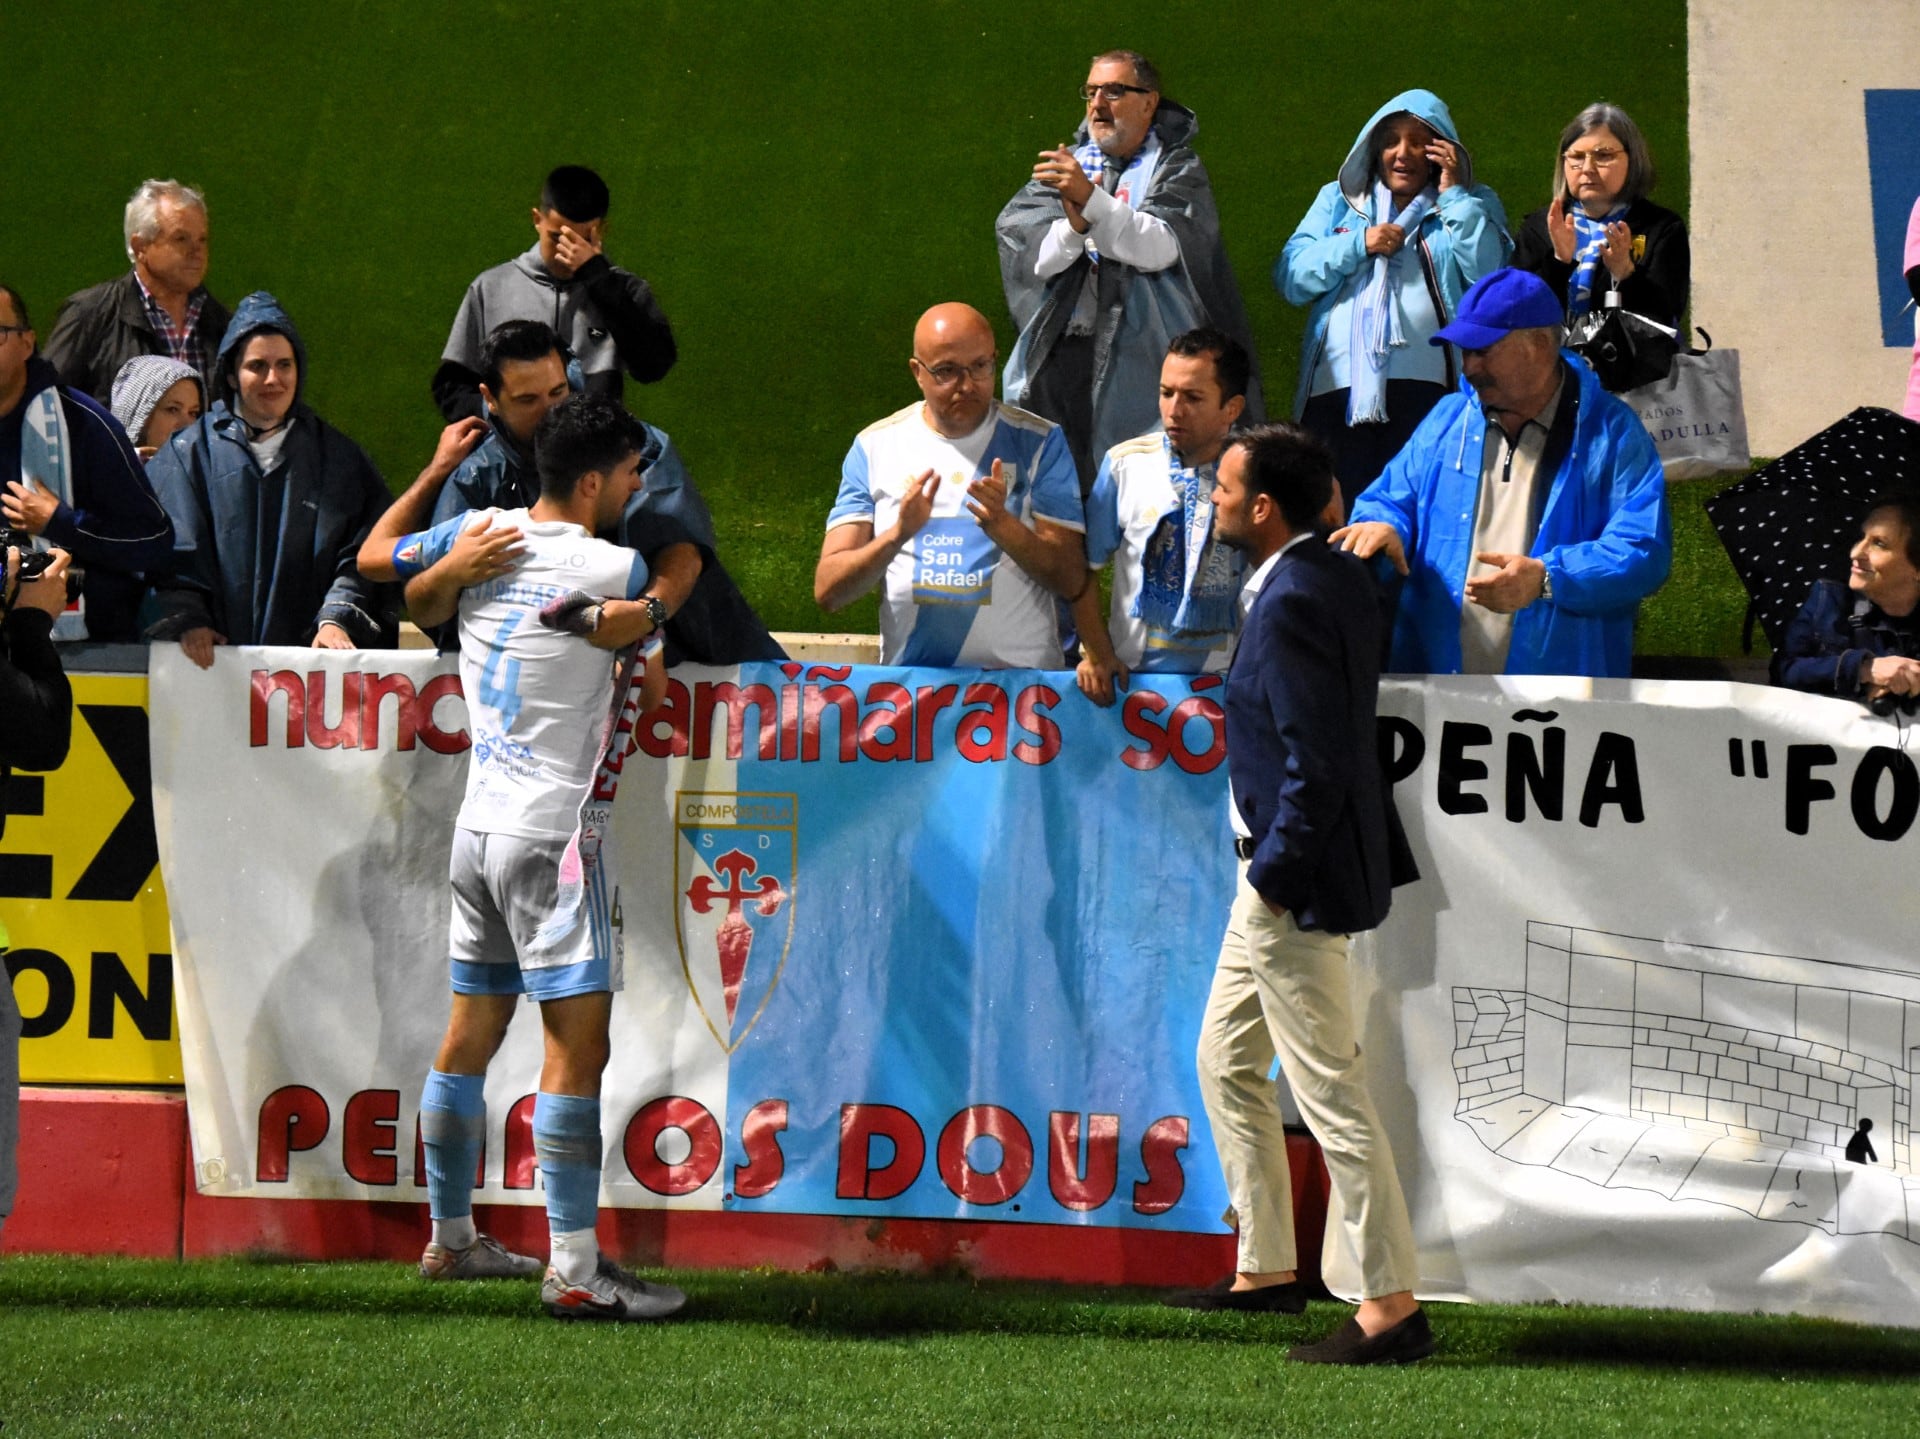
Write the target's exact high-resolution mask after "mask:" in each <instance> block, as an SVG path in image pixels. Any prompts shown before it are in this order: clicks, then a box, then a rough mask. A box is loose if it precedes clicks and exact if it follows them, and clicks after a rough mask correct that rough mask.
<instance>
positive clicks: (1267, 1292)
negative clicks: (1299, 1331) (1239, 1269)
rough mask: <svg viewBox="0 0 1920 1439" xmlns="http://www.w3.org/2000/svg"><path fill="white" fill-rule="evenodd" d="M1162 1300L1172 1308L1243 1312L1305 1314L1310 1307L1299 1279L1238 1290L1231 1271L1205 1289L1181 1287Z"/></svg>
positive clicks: (1305, 1291)
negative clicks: (1234, 1284) (1234, 1285)
mask: <svg viewBox="0 0 1920 1439" xmlns="http://www.w3.org/2000/svg"><path fill="white" fill-rule="evenodd" d="M1162 1303H1164V1304H1166V1305H1167V1306H1168V1307H1169V1308H1172V1309H1207V1310H1216V1309H1235V1310H1239V1311H1240V1312H1241V1313H1243V1314H1303V1313H1305V1312H1306V1308H1307V1290H1306V1286H1305V1285H1303V1284H1301V1282H1300V1281H1299V1280H1298V1279H1289V1280H1288V1281H1287V1282H1286V1283H1284V1284H1267V1285H1263V1286H1262V1287H1261V1288H1258V1289H1235V1288H1234V1287H1233V1275H1231V1274H1229V1275H1228V1276H1227V1277H1226V1278H1224V1279H1220V1280H1216V1281H1215V1282H1214V1283H1212V1284H1209V1285H1208V1286H1207V1287H1206V1288H1205V1289H1181V1290H1177V1291H1176V1292H1174V1293H1172V1294H1169V1295H1168V1296H1167V1297H1166V1298H1165V1299H1164V1300H1163V1301H1162Z"/></svg>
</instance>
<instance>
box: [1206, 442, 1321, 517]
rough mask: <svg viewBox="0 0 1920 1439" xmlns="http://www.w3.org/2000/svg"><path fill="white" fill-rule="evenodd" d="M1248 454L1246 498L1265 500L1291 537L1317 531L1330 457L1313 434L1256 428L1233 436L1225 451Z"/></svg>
mask: <svg viewBox="0 0 1920 1439" xmlns="http://www.w3.org/2000/svg"><path fill="white" fill-rule="evenodd" d="M1235 445H1238V446H1239V447H1240V448H1241V449H1243V450H1245V451H1246V452H1247V465H1246V470H1245V472H1244V474H1245V479H1246V486H1247V492H1248V494H1249V495H1254V494H1260V495H1266V496H1267V497H1268V498H1270V499H1271V500H1272V501H1273V502H1274V504H1276V505H1278V506H1279V507H1280V517H1281V518H1282V519H1284V520H1285V521H1286V522H1287V528H1288V529H1290V530H1292V531H1293V532H1294V533H1295V534H1301V533H1304V532H1305V531H1308V530H1313V529H1317V528H1318V527H1319V525H1320V515H1321V512H1322V511H1324V510H1325V509H1326V507H1327V502H1328V501H1329V500H1331V499H1332V498H1333V452H1332V451H1331V450H1329V449H1328V448H1327V445H1326V441H1324V440H1322V439H1321V438H1320V437H1319V436H1318V435H1315V434H1311V433H1309V432H1308V431H1306V430H1303V429H1301V428H1300V427H1299V426H1298V425H1284V424H1282V425H1255V426H1254V427H1253V428H1252V429H1250V430H1246V431H1243V432H1242V433H1240V434H1238V435H1235V436H1234V437H1233V439H1232V440H1231V441H1229V442H1228V448H1229V449H1231V448H1233V446H1235Z"/></svg>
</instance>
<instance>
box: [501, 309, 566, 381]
mask: <svg viewBox="0 0 1920 1439" xmlns="http://www.w3.org/2000/svg"><path fill="white" fill-rule="evenodd" d="M556 353H557V354H559V356H560V360H561V363H562V364H565V363H566V350H565V349H564V347H562V345H561V344H560V337H559V336H558V335H556V334H554V333H553V326H551V325H549V324H547V323H546V321H544V320H507V321H505V322H504V323H502V324H498V325H495V326H494V327H493V328H492V329H491V330H489V331H488V332H487V339H486V343H485V344H483V345H481V347H480V380H481V383H482V384H484V385H485V386H486V387H487V388H488V389H489V390H491V391H493V393H494V395H495V396H496V397H497V396H498V395H499V394H500V367H501V365H503V364H509V363H510V364H516V365H526V364H531V363H532V362H533V361H535V360H544V359H546V357H547V356H548V355H551V354H556Z"/></svg>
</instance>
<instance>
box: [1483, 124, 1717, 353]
mask: <svg viewBox="0 0 1920 1439" xmlns="http://www.w3.org/2000/svg"><path fill="white" fill-rule="evenodd" d="M1558 156H1559V158H1558V161H1557V163H1556V165H1555V168H1554V173H1553V202H1552V203H1551V204H1549V205H1546V206H1544V207H1542V208H1541V209H1538V210H1535V211H1534V212H1533V213H1532V214H1531V215H1529V216H1527V218H1526V220H1525V221H1524V222H1523V223H1522V224H1521V226H1520V237H1519V244H1518V246H1517V247H1516V249H1515V251H1514V256H1513V263H1514V265H1515V266H1516V267H1518V268H1519V269H1522V270H1531V271H1533V273H1534V274H1536V275H1538V276H1539V277H1540V278H1541V279H1543V280H1545V281H1546V282H1547V284H1548V285H1549V286H1551V287H1552V289H1553V291H1554V293H1556V294H1558V295H1561V296H1563V297H1564V298H1565V300H1566V306H1567V319H1568V320H1569V321H1573V320H1577V319H1579V318H1580V317H1581V316H1583V315H1586V314H1589V313H1591V312H1593V311H1595V310H1599V309H1601V308H1603V307H1604V306H1605V304H1606V299H1605V297H1606V295H1607V293H1608V292H1609V291H1614V290H1617V291H1618V292H1619V294H1620V305H1621V308H1623V309H1626V310H1630V311H1632V312H1633V313H1634V314H1636V315H1644V316H1646V317H1647V318H1648V319H1649V320H1654V321H1657V322H1658V323H1660V324H1662V325H1671V326H1673V327H1675V328H1676V329H1677V328H1679V325H1680V318H1681V316H1682V315H1683V314H1685V313H1686V308H1687V290H1688V287H1689V284H1690V281H1691V274H1692V268H1693V261H1692V256H1691V253H1690V251H1689V250H1688V247H1687V223H1686V221H1684V220H1682V219H1681V218H1680V217H1679V216H1678V215H1676V214H1674V213H1673V211H1671V210H1668V209H1664V208H1663V207H1661V206H1659V205H1656V204H1654V203H1653V201H1651V200H1649V199H1648V198H1647V192H1648V191H1650V190H1651V189H1653V157H1652V156H1651V155H1649V154H1648V153H1647V142H1646V140H1645V139H1644V138H1642V136H1641V134H1640V127H1639V126H1638V125H1636V124H1634V123H1633V119H1632V117H1631V116H1629V115H1628V114H1627V112H1626V111H1625V110H1622V109H1621V108H1620V107H1619V106H1618V105H1610V104H1608V103H1606V102H1605V101H1604V100H1603V101H1599V102H1598V103H1596V104H1592V105H1589V106H1587V108H1586V109H1584V110H1582V111H1581V112H1580V113H1579V114H1578V115H1575V116H1574V117H1573V120H1572V121H1571V122H1570V123H1569V124H1568V125H1567V127H1566V129H1564V130H1562V131H1561V132H1560V149H1559V152H1558ZM1685 338H1686V337H1685V334H1684V332H1683V333H1682V336H1681V339H1682V340H1683V341H1684V340H1685Z"/></svg>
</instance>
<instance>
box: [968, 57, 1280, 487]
mask: <svg viewBox="0 0 1920 1439" xmlns="http://www.w3.org/2000/svg"><path fill="white" fill-rule="evenodd" d="M1081 95H1082V98H1083V99H1084V100H1085V101H1086V118H1085V120H1084V121H1083V122H1082V124H1081V126H1080V128H1079V130H1078V131H1076V132H1075V135H1074V140H1073V143H1072V145H1070V146H1069V145H1063V146H1061V147H1060V148H1059V149H1056V150H1049V151H1043V152H1042V153H1041V155H1040V160H1039V163H1038V164H1036V165H1035V166H1034V168H1033V179H1032V180H1031V181H1030V182H1029V183H1028V184H1027V185H1026V186H1025V188H1023V189H1022V190H1021V191H1020V193H1019V194H1017V195H1015V196H1014V197H1013V198H1012V199H1011V200H1009V201H1008V202H1007V206H1006V208H1005V209H1003V210H1002V211H1001V212H1000V218H999V220H998V222H997V223H996V224H995V226H994V229H995V233H996V235H997V236H998V239H999V248H1000V278H1001V283H1002V284H1003V285H1004V287H1005V289H1006V294H1007V308H1008V310H1009V311H1011V312H1012V315H1013V320H1014V323H1015V324H1016V325H1018V326H1019V327H1020V338H1019V341H1018V342H1017V343H1016V344H1015V345H1014V347H1013V354H1012V355H1011V356H1010V357H1009V358H1008V360H1007V368H1006V374H1005V376H1004V384H1003V389H1002V393H1003V395H1004V396H1005V399H1006V402H1007V403H1008V404H1010V405H1018V406H1020V407H1022V408H1024V409H1028V410H1032V411H1033V412H1034V413H1035V414H1039V415H1044V416H1045V417H1046V418H1047V419H1050V420H1052V421H1054V422H1055V423H1056V424H1058V425H1059V426H1060V427H1061V428H1062V429H1063V430H1064V431H1065V432H1066V436H1067V445H1068V448H1069V449H1070V450H1071V451H1072V453H1073V459H1074V464H1075V466H1076V467H1077V468H1078V469H1079V471H1080V485H1081V489H1082V490H1083V491H1084V490H1085V489H1086V488H1087V487H1088V486H1089V485H1091V484H1092V482H1093V474H1094V466H1095V464H1096V462H1097V461H1098V459H1099V457H1100V456H1101V455H1104V454H1105V453H1106V452H1107V450H1108V449H1110V448H1111V447H1112V446H1114V445H1116V444H1118V443H1120V442H1121V441H1122V440H1125V439H1129V438H1131V437H1132V436H1134V435H1137V434H1140V433H1141V432H1143V431H1145V430H1149V429H1152V428H1153V426H1154V424H1155V423H1156V422H1157V420H1158V418H1159V409H1158V406H1159V379H1160V362H1161V360H1162V359H1163V358H1164V357H1165V355H1166V353H1167V345H1168V344H1169V343H1170V342H1171V341H1172V340H1173V338H1174V336H1176V335H1179V334H1181V333H1183V332H1185V331H1187V330H1191V329H1194V328H1195V327H1197V326H1201V325H1212V326H1214V327H1215V328H1217V329H1221V330H1224V331H1225V332H1226V333H1227V334H1229V335H1231V336H1232V337H1233V338H1234V339H1236V340H1238V341H1239V342H1240V343H1241V344H1243V345H1245V346H1246V347H1247V350H1248V352H1249V353H1250V354H1251V353H1253V351H1254V344H1253V336H1252V333H1251V331H1249V329H1248V327H1247V318H1246V312H1245V309H1244V308H1243V307H1242V305H1241V303H1240V287H1239V286H1238V285H1237V284H1236V283H1235V282H1234V278H1233V270H1232V268H1231V267H1230V266H1229V265H1228V263H1227V252H1226V248H1225V247H1224V246H1223V245H1222V244H1221V242H1220V217H1219V215H1218V213H1217V212H1216V210H1215V209H1214V203H1213V186H1212V183H1211V182H1210V181H1209V180H1208V179H1207V168H1206V166H1205V165H1203V164H1201V162H1200V157H1199V156H1198V155H1196V154H1194V152H1193V147H1192V140H1193V136H1194V133H1195V131H1196V130H1197V129H1198V128H1199V126H1198V123H1197V122H1196V121H1195V119H1194V116H1193V112H1192V111H1191V110H1189V109H1187V108H1186V107H1185V106H1184V105H1179V104H1176V103H1174V102H1173V101H1172V100H1168V99H1165V98H1163V97H1162V96H1161V94H1160V74H1159V71H1158V70H1157V69H1156V68H1155V67H1154V65H1153V64H1152V62H1151V61H1149V60H1147V59H1146V58H1145V57H1143V56H1141V55H1138V54H1136V53H1134V52H1133V51H1131V50H1115V51H1111V52H1109V53H1107V54H1105V55H1099V56H1096V57H1095V58H1094V61H1093V68H1092V69H1091V70H1090V71H1089V72H1088V74H1087V82H1086V84H1085V85H1083V86H1082V87H1081ZM1261 415H1262V410H1261V404H1260V381H1259V377H1258V375H1257V374H1256V375H1255V377H1254V378H1253V381H1252V383H1251V385H1250V386H1249V388H1248V392H1247V418H1248V419H1249V420H1250V421H1252V420H1258V419H1260V418H1261Z"/></svg>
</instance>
